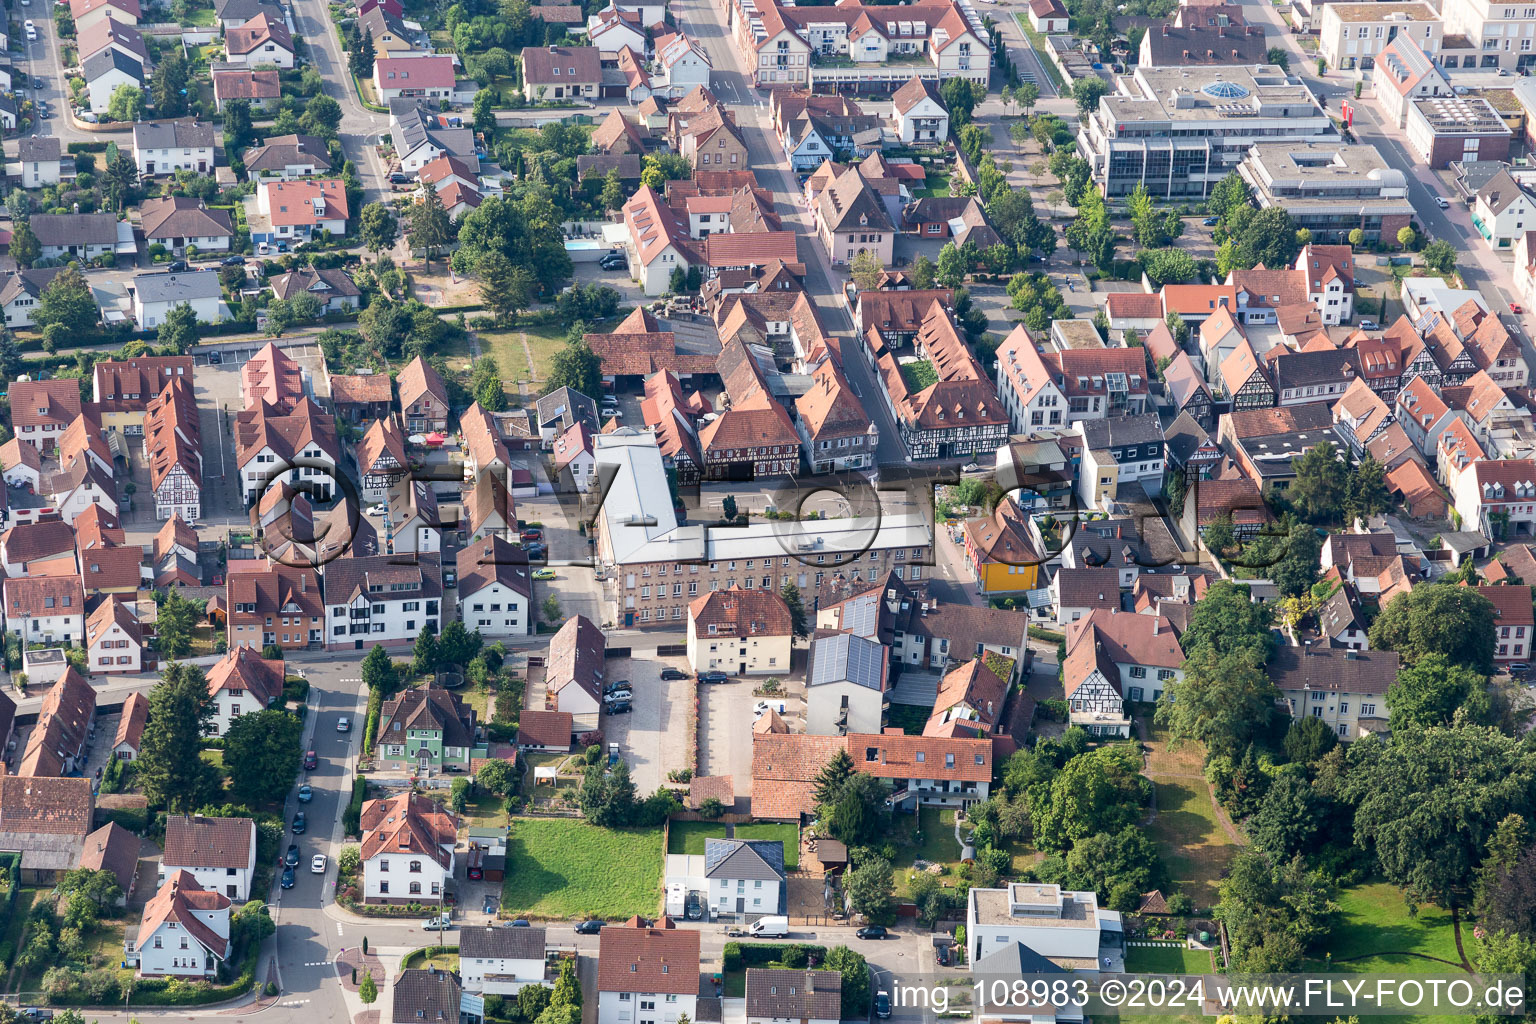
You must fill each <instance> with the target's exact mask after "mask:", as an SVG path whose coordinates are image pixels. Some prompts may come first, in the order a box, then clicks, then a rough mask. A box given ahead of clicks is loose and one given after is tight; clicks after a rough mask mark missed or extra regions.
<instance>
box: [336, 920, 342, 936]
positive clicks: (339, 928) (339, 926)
mask: <svg viewBox="0 0 1536 1024" xmlns="http://www.w3.org/2000/svg"><path fill="white" fill-rule="evenodd" d="M336 934H337V935H341V934H342V931H341V922H340V921H337V922H336Z"/></svg>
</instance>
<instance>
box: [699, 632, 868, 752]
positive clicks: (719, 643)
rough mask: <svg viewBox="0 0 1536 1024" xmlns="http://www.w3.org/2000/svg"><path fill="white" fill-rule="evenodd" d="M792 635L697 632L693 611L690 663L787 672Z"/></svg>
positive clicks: (741, 671) (735, 671) (743, 671)
mask: <svg viewBox="0 0 1536 1024" xmlns="http://www.w3.org/2000/svg"><path fill="white" fill-rule="evenodd" d="M792 639H793V638H791V637H789V636H750V637H737V636H723V635H721V636H716V635H705V636H695V635H694V621H693V617H692V616H691V615H690V616H689V618H688V665H689V667H690V668H692V669H693V670H694V672H725V673H727V674H729V675H733V676H734V675H748V676H751V675H764V676H768V675H774V674H778V675H783V674H784V673H785V672H788V671H789V659H790V648H791V643H792ZM860 689H862V687H860ZM876 731H878V730H876Z"/></svg>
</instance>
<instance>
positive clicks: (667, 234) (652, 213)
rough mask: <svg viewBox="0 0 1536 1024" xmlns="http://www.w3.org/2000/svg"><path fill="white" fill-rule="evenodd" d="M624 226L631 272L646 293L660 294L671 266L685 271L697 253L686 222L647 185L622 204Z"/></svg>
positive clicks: (670, 272) (670, 274) (642, 186)
mask: <svg viewBox="0 0 1536 1024" xmlns="http://www.w3.org/2000/svg"><path fill="white" fill-rule="evenodd" d="M624 225H625V227H626V228H628V229H629V256H630V259H629V266H630V273H631V275H633V276H634V277H635V278H636V279H637V280H638V281H639V282H640V286H641V289H642V290H643V291H644V292H645V294H647V295H660V294H661V293H662V292H665V291H666V290H667V288H668V287H669V282H670V280H671V276H672V270H673V268H675V267H682V268H683V270H684V271H686V270H687V269H688V266H689V261H690V260H691V259H693V258H694V257H695V255H696V254H695V251H694V248H693V246H692V244H691V239H690V238H689V237H688V229H687V225H685V224H683V223H682V222H681V221H680V220H679V219H678V216H677V214H676V213H674V212H673V211H672V207H670V206H668V205H667V204H666V202H665V201H664V200H663V199H662V198H661V196H660V195H659V194H658V193H657V192H656V190H655V189H653V188H650V187H649V186H646V185H641V186H640V189H639V191H637V192H636V193H635V194H634V195H633V196H631V197H630V199H629V202H627V203H625V204H624Z"/></svg>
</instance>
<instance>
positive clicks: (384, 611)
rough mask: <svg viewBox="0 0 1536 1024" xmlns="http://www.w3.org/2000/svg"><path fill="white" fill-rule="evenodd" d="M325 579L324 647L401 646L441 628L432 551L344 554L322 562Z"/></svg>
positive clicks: (438, 574) (437, 561) (439, 582)
mask: <svg viewBox="0 0 1536 1024" xmlns="http://www.w3.org/2000/svg"><path fill="white" fill-rule="evenodd" d="M402 563H406V564H402ZM324 585H325V638H326V649H327V650H332V651H341V650H348V649H351V650H358V651H361V650H363V649H365V648H372V647H375V646H383V647H403V646H407V645H410V644H414V643H415V642H416V637H417V636H419V635H420V634H421V633H422V632H423V631H427V632H432V633H436V632H439V631H440V628H441V622H442V619H441V612H440V606H441V604H442V600H443V569H442V560H441V557H440V556H439V555H438V554H437V553H436V552H431V553H427V552H417V554H416V556H415V557H414V558H410V559H402V558H399V557H397V556H395V555H368V556H364V557H356V556H352V555H350V554H348V555H343V556H342V557H340V558H337V559H334V560H332V561H331V562H330V563H329V564H328V565H326V567H325V580H324Z"/></svg>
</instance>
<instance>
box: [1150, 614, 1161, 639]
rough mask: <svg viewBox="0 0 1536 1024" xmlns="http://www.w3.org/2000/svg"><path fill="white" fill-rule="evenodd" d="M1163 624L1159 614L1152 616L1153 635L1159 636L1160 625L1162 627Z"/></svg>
mask: <svg viewBox="0 0 1536 1024" xmlns="http://www.w3.org/2000/svg"><path fill="white" fill-rule="evenodd" d="M1161 626H1162V621H1161V617H1160V616H1157V615H1154V616H1152V635H1153V636H1157V634H1158V630H1159V627H1161Z"/></svg>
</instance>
